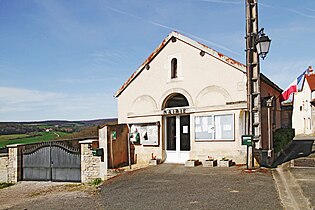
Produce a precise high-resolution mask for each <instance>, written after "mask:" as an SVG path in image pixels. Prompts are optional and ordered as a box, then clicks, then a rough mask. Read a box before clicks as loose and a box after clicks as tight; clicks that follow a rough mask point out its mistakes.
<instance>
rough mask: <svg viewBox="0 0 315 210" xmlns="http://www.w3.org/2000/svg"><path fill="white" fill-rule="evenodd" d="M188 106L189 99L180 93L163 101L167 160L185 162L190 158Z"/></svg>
mask: <svg viewBox="0 0 315 210" xmlns="http://www.w3.org/2000/svg"><path fill="white" fill-rule="evenodd" d="M188 107H189V103H188V100H187V99H186V97H185V96H184V95H182V94H180V93H173V94H171V95H169V96H168V97H166V99H165V101H164V103H163V111H164V114H165V117H164V124H165V127H164V128H165V131H166V132H165V151H166V162H171V163H184V162H185V161H186V160H188V159H189V151H190V116H189V114H187V113H186V110H187V108H188Z"/></svg>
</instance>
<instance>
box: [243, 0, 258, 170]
mask: <svg viewBox="0 0 315 210" xmlns="http://www.w3.org/2000/svg"><path fill="white" fill-rule="evenodd" d="M245 1H246V67H247V69H246V70H247V108H248V112H249V116H248V133H249V134H250V135H252V136H253V146H252V158H251V165H252V167H254V151H255V149H259V148H261V146H262V145H261V102H260V69H259V55H258V53H257V50H256V47H255V45H256V40H257V37H258V2H257V1H258V0H245Z"/></svg>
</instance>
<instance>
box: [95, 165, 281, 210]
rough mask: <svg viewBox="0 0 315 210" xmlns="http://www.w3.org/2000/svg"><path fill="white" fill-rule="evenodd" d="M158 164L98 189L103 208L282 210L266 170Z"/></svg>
mask: <svg viewBox="0 0 315 210" xmlns="http://www.w3.org/2000/svg"><path fill="white" fill-rule="evenodd" d="M243 169H244V168H240V167H231V168H219V167H216V168H204V167H202V166H198V167H194V168H187V167H184V166H183V165H176V164H161V165H158V166H153V167H148V168H146V169H141V170H138V171H134V172H130V173H127V174H124V175H121V176H118V177H115V178H113V179H111V180H108V181H107V182H105V183H104V185H103V186H101V188H102V190H101V202H102V204H103V206H104V207H105V209H137V210H138V209H283V207H282V205H281V202H280V200H279V196H278V193H277V190H276V187H275V183H274V180H273V178H272V175H271V173H270V171H269V170H267V169H264V170H260V171H259V172H255V173H245V172H244V170H243Z"/></svg>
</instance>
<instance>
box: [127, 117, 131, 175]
mask: <svg viewBox="0 0 315 210" xmlns="http://www.w3.org/2000/svg"><path fill="white" fill-rule="evenodd" d="M127 127H128V137H127V141H128V143H127V146H128V164H129V169H131V151H130V126H129V124H128V123H127Z"/></svg>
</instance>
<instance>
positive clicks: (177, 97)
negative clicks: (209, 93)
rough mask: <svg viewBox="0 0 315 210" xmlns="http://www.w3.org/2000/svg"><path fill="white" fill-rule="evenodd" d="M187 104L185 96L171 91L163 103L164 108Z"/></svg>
mask: <svg viewBox="0 0 315 210" xmlns="http://www.w3.org/2000/svg"><path fill="white" fill-rule="evenodd" d="M182 106H189V103H188V101H187V99H186V98H185V96H183V95H182V94H180V93H173V94H172V95H170V96H169V97H168V98H167V99H166V102H165V104H164V108H173V107H182Z"/></svg>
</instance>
